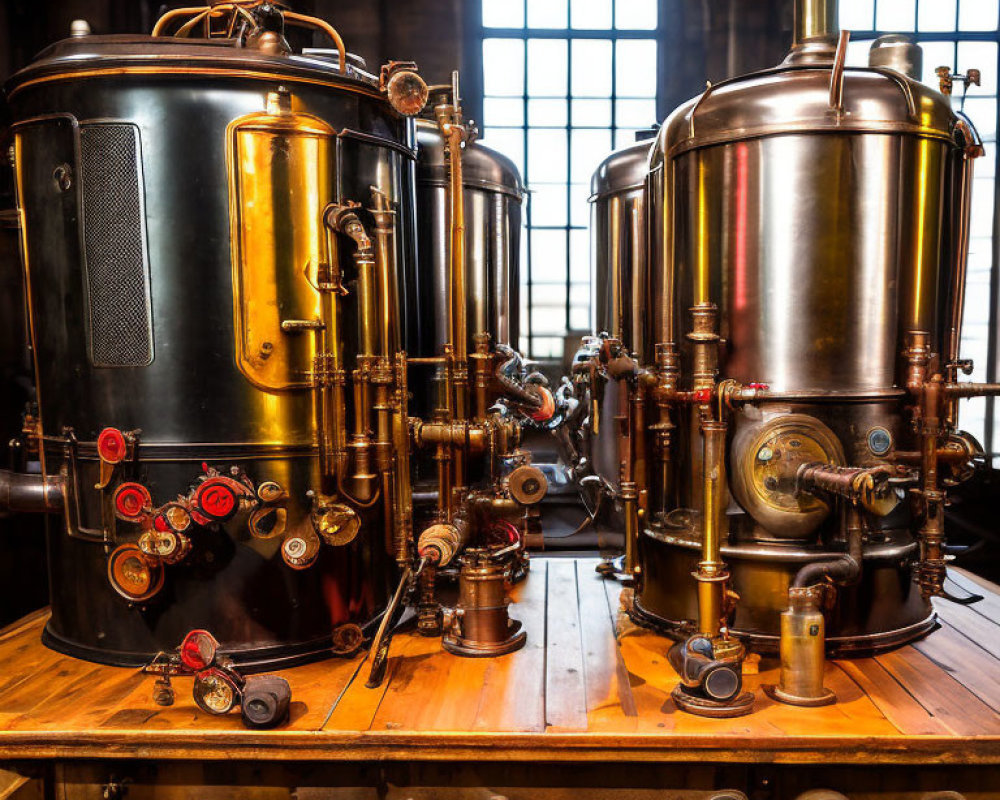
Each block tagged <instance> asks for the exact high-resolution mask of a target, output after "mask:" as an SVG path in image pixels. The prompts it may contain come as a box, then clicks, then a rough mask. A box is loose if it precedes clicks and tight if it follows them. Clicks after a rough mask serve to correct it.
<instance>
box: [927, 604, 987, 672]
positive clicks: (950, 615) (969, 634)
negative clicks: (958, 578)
mask: <svg viewBox="0 0 1000 800" xmlns="http://www.w3.org/2000/svg"><path fill="white" fill-rule="evenodd" d="M933 603H934V610H935V611H936V612H937V615H938V619H939V620H941V621H943V622H947V623H948V625H949V626H950V627H952V628H954V629H955V630H957V631H958V632H959V633H961V634H962V635H963V636H965V637H966V638H967V639H970V640H971V641H972V642H975V643H976V644H977V645H978V646H979V647H981V648H983V649H984V650H986V651H987V652H988V653H989V654H990V655H992V656H993V658H996V659H1000V622H997V621H995V620H992V619H990V618H989V617H986V616H984V615H983V614H982V613H981V612H980V611H978V610H976V608H975V607H974V606H963V605H958V604H956V603H952V602H951V601H950V600H945V599H944V598H938V597H936V598H934V600H933ZM977 605H978V604H977ZM998 668H1000V663H998Z"/></svg>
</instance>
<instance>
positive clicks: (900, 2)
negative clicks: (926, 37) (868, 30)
mask: <svg viewBox="0 0 1000 800" xmlns="http://www.w3.org/2000/svg"><path fill="white" fill-rule="evenodd" d="M916 6H917V2H916V0H878V7H877V8H876V10H875V11H876V13H875V28H876V29H877V30H880V31H890V32H896V31H912V30H913V24H914V22H916V12H917V8H916Z"/></svg>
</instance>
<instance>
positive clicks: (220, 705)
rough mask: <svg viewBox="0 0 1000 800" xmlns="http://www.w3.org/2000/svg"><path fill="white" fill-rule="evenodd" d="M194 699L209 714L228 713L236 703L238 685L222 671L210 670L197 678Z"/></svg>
mask: <svg viewBox="0 0 1000 800" xmlns="http://www.w3.org/2000/svg"><path fill="white" fill-rule="evenodd" d="M194 700H195V702H196V703H197V704H198V707H199V708H201V709H202V710H204V711H207V712H208V713H209V714H226V713H228V712H229V711H231V710H232V708H233V706H235V705H236V687H235V686H234V685H233V684H232V682H231V681H230V680H229V679H228V678H226V676H225V675H223V674H222V673H220V672H218V671H216V670H209V671H208V672H203V673H201V674H199V675H198V676H197V677H196V678H195V681H194Z"/></svg>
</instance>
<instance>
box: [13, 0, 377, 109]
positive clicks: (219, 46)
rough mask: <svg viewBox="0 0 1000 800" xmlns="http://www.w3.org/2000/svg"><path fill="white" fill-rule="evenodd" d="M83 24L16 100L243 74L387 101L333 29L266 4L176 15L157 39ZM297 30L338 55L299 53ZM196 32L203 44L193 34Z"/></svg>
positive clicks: (49, 54) (27, 77)
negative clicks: (94, 83) (135, 80)
mask: <svg viewBox="0 0 1000 800" xmlns="http://www.w3.org/2000/svg"><path fill="white" fill-rule="evenodd" d="M226 13H228V14H229V15H230V16H229V17H226V16H225V15H226ZM79 22H80V21H77V22H74V25H73V29H72V31H71V36H70V38H68V39H63V40H62V41H59V42H56V43H55V44H53V45H50V46H49V47H47V48H46V49H44V50H43V51H42V52H41V53H39V54H38V56H37V57H36V58H35V60H34V61H33V62H32V63H31V64H29V65H28V66H27V67H25V68H24V69H22V70H21V71H19V72H18V73H17V74H15V75H14V76H13V77H12V78H11V79H10V81H9V82H8V83H7V87H6V88H7V92H8V94H15V93H16V92H17V91H18V90H19V89H21V88H23V87H24V86H25V85H26V84H30V83H36V82H49V81H55V80H67V79H69V80H71V79H73V78H76V77H87V76H91V75H104V74H126V75H127V74H129V73H136V74H144V75H151V74H155V75H164V76H168V75H173V74H182V75H207V76H219V75H224V74H225V73H228V72H230V71H238V72H239V73H240V75H243V76H248V77H265V78H268V77H276V78H279V79H287V80H289V81H296V80H301V81H305V82H309V83H314V84H315V83H319V84H330V85H341V86H344V87H345V88H346V87H347V86H350V87H351V89H353V90H354V91H356V92H357V91H361V92H363V93H365V94H371V95H378V96H381V95H382V93H381V92H380V90H379V81H378V79H377V78H376V77H375V76H373V75H370V74H368V73H367V72H365V71H364V62H363V61H362V60H361V59H359V58H358V57H357V56H352V55H351V54H349V53H347V52H346V49H345V47H344V42H343V40H342V39H341V37H340V34H338V33H337V31H336V30H335V29H334V28H333V27H332V26H331V25H329V24H328V23H327V22H325V21H324V20H320V19H317V18H315V17H309V16H305V15H302V14H296V13H294V12H292V11H288V10H286V9H283V8H280V7H279V6H277V5H275V4H273V3H269V2H266V0H261V1H260V2H257V3H251V4H247V5H245V6H238V7H237V6H236V5H229V4H227V5H226V6H225V8H223V7H222V6H213V7H209V6H205V7H204V8H181V9H174V10H172V11H168V12H167V13H165V14H164V15H163V16H162V17H161V18H160V20H159V21H158V22H157V23H156V25H155V26H154V29H153V35H151V36H138V35H120V34H116V35H106V36H91V35H88V30H87V28H85V26H84V25H82V24H78V23H79ZM291 26H295V27H298V28H306V29H314V30H320V31H322V32H323V33H324V34H325V35H326V37H327V38H328V39H329V40H330V42H332V44H333V46H334V49H332V50H326V49H322V48H307V49H306V50H304V51H303V53H301V54H296V53H293V52H291V51H290V47H289V44H288V41H287V39H286V38H285V32H286V31H287V30H288V29H289V28H290V27H291ZM209 28H210V30H209ZM234 31H236V32H240V31H246V33H245V34H244V33H237V35H234ZM196 33H197V34H201V36H202V38H197V37H195V36H192V35H191V34H196ZM341 60H343V61H344V62H345V63H344V65H343V69H341V67H342V65H341Z"/></svg>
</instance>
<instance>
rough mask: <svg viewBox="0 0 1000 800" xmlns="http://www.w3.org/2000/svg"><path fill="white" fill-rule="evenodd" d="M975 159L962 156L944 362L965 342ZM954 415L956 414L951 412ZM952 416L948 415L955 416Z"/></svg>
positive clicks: (955, 355) (954, 358)
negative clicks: (963, 327) (966, 288)
mask: <svg viewBox="0 0 1000 800" xmlns="http://www.w3.org/2000/svg"><path fill="white" fill-rule="evenodd" d="M974 159H975V156H974V155H971V154H970V153H969V152H968V151H966V153H964V154H963V156H962V166H961V170H962V177H961V182H960V185H959V188H958V207H957V209H956V211H955V217H956V220H955V221H954V224H955V227H956V231H955V238H956V242H957V243H956V246H955V262H954V264H953V265H952V272H951V274H952V282H951V292H950V295H951V297H950V299H951V313H950V318H949V320H948V331H947V335H946V336H945V346H944V354H945V359H946V361H945V363H946V364H953V363H954V362H956V361H958V358H959V355H960V351H959V347H960V345H961V342H962V320H963V317H964V314H965V285H966V276H967V275H968V268H969V225H970V209H971V208H972V176H973V163H974ZM952 413H953V412H952ZM952 413H950V414H949V416H952Z"/></svg>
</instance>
